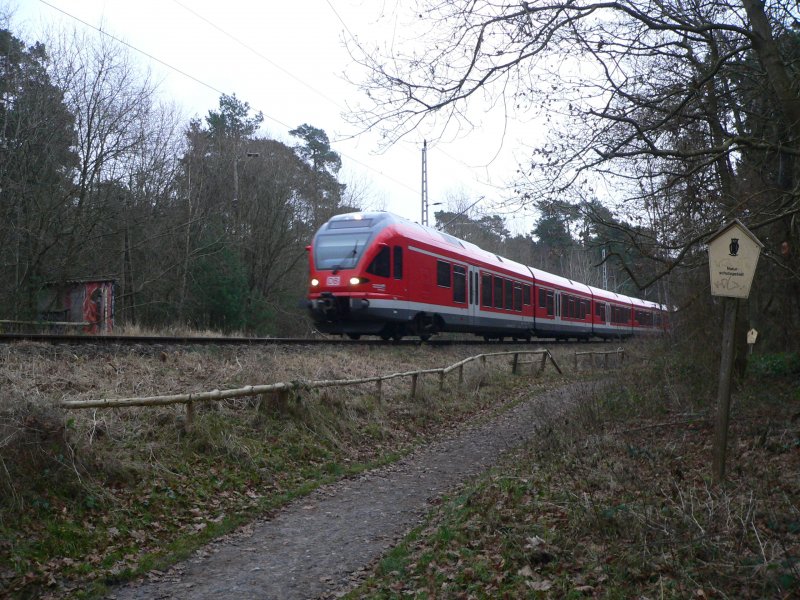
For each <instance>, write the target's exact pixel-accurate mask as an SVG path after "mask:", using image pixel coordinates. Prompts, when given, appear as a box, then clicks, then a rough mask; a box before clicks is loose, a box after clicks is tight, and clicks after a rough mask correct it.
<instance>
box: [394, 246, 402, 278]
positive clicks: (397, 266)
mask: <svg viewBox="0 0 800 600" xmlns="http://www.w3.org/2000/svg"><path fill="white" fill-rule="evenodd" d="M393 258H394V278H395V279H402V278H403V248H402V246H395V247H394V257H393Z"/></svg>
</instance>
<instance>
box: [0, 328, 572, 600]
mask: <svg viewBox="0 0 800 600" xmlns="http://www.w3.org/2000/svg"><path fill="white" fill-rule="evenodd" d="M493 350H496V348H494V349H493ZM479 352H481V348H460V349H459V348H443V349H442V348H431V347H428V346H420V347H396V348H363V347H359V348H356V349H347V348H340V349H336V350H331V349H323V348H320V347H318V346H309V347H292V348H289V349H286V348H276V347H272V346H264V347H258V346H253V347H246V348H245V347H227V346H226V347H203V348H200V349H198V350H188V349H166V348H165V349H159V348H151V347H148V348H143V349H139V351H130V350H129V349H127V348H123V349H120V348H117V349H101V350H99V351H98V350H97V349H95V350H89V349H86V348H84V347H81V346H75V347H72V346H55V347H51V346H45V345H39V344H34V343H27V342H26V343H19V344H14V345H7V346H3V347H2V348H0V381H2V382H3V383H4V387H3V390H4V391H3V395H2V396H0V593H2V592H3V591H5V592H6V593H9V594H11V595H12V596H19V597H30V596H41V597H47V596H49V597H68V596H84V595H87V594H88V595H92V594H95V593H102V592H103V590H104V589H105V586H106V585H108V584H109V583H113V582H116V581H121V580H125V579H127V578H130V577H132V576H135V575H136V573H138V572H142V571H144V570H147V569H150V568H154V567H157V566H163V565H164V564H168V563H169V562H170V561H172V560H175V559H176V558H179V557H181V556H185V555H186V554H187V553H188V552H189V551H190V550H191V549H192V548H194V547H196V546H198V545H200V544H202V543H203V542H204V541H206V540H208V539H210V538H212V537H214V536H216V535H220V534H222V533H224V532H226V531H229V530H230V529H232V528H233V527H235V526H237V525H238V524H240V523H242V522H245V521H247V520H248V519H250V518H252V517H253V516H255V515H257V514H263V512H265V511H268V510H270V509H272V508H274V507H275V506H277V505H279V504H281V503H283V502H286V501H288V500H289V499H291V498H293V497H295V496H296V495H298V494H304V493H307V492H308V491H309V490H311V489H313V488H314V487H315V486H317V485H319V484H320V483H322V482H325V481H330V480H331V479H334V478H337V477H341V476H346V475H347V474H350V473H356V472H358V471H359V470H362V469H364V468H366V467H367V466H369V465H374V464H378V463H380V462H384V461H388V460H392V459H393V458H394V457H397V456H398V455H399V454H402V453H404V452H406V451H408V450H409V449H411V448H412V447H414V445H416V444H419V443H421V442H422V441H424V440H425V439H427V438H429V437H430V436H433V435H438V434H440V433H441V432H442V431H444V430H446V429H447V428H449V427H453V426H455V425H457V424H458V423H459V422H461V421H464V420H466V419H471V418H475V417H476V416H477V415H479V414H481V413H487V414H488V413H491V412H493V411H496V410H498V409H500V408H502V406H503V405H504V404H505V403H508V402H509V398H511V397H512V396H513V394H510V393H509V389H510V387H513V386H514V385H521V384H523V383H525V382H526V381H529V380H528V379H527V378H519V379H517V380H512V378H509V377H508V375H507V374H508V371H509V367H508V363H509V359H508V358H498V359H490V369H488V370H487V372H483V371H482V370H481V368H480V366H479V365H478V364H472V365H470V366H468V368H467V369H466V382H465V385H464V386H462V387H459V386H457V385H456V384H455V381H457V374H456V373H453V374H451V376H450V380H449V384H448V386H447V389H446V390H445V392H444V393H442V392H440V391H439V386H438V377H430V378H422V379H421V384H420V387H419V389H418V398H416V399H414V400H412V399H410V398H409V380H408V379H405V380H396V381H394V382H384V384H383V401H382V402H381V403H379V402H378V401H377V399H376V397H375V394H374V392H375V386H374V384H373V385H366V386H357V387H349V388H337V389H325V390H321V391H307V392H304V393H303V394H302V395H301V396H300V397H297V398H294V399H292V400H291V401H290V402H289V403H288V405H287V406H285V407H283V409H282V410H281V411H277V412H266V413H264V412H259V411H258V410H257V407H256V404H257V402H256V401H255V399H243V400H229V401H226V402H210V403H207V404H205V405H204V406H202V407H200V408H198V410H197V414H196V415H195V422H194V427H193V429H192V431H191V432H190V433H186V432H185V431H184V419H185V410H184V408H183V407H182V406H167V407H160V408H128V409H105V410H93V409H89V410H81V411H77V410H74V411H64V410H60V409H57V408H54V406H55V405H56V404H57V403H58V402H59V401H62V400H81V399H95V398H106V397H109V398H120V397H131V396H148V395H163V394H172V393H186V392H200V391H209V390H213V389H216V388H219V389H226V388H236V387H241V386H244V385H255V384H265V383H275V382H278V381H292V380H298V379H306V380H315V379H342V378H356V377H368V376H374V375H380V374H388V373H395V372H402V371H408V370H413V369H419V368H431V367H442V366H447V365H449V364H452V363H454V362H457V361H458V360H460V359H462V358H464V357H466V356H469V355H473V354H477V353H479ZM567 352H568V349H567V347H566V346H564V347H563V349H561V350H560V356H559V353H557V354H556V356H557V359H559V360H560V362H561V363H562V364H563V363H566V362H567V361H568V358H567V355H566V353H567ZM494 373H500V374H494ZM554 373H555V371H554V370H553V369H552V368H551V367H549V366H548V367H547V369H546V370H545V375H544V377H543V381H545V382H547V381H553V380H554ZM197 507H202V508H201V512H199V513H198V512H197Z"/></svg>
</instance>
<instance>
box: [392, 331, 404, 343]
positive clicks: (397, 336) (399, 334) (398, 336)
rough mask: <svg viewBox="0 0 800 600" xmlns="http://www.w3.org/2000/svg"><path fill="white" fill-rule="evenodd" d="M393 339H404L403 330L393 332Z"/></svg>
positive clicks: (396, 340) (397, 340)
mask: <svg viewBox="0 0 800 600" xmlns="http://www.w3.org/2000/svg"><path fill="white" fill-rule="evenodd" d="M392 339H393V340H394V341H395V342H399V341H400V340H402V339H403V334H402V333H401V332H399V331H395V332H394V333H393V334H392Z"/></svg>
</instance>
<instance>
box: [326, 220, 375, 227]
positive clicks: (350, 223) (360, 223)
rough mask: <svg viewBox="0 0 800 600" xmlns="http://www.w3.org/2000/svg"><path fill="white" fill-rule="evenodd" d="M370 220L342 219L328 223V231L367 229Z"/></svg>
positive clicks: (370, 222)
mask: <svg viewBox="0 0 800 600" xmlns="http://www.w3.org/2000/svg"><path fill="white" fill-rule="evenodd" d="M370 225H372V219H343V220H341V221H330V222H329V223H328V229H355V228H356V227H359V228H361V227H369V226H370Z"/></svg>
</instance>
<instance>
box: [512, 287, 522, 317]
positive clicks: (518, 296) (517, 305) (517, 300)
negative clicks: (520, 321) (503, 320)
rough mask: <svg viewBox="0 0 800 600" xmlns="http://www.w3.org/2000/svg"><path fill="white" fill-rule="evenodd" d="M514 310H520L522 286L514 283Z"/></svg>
mask: <svg viewBox="0 0 800 600" xmlns="http://www.w3.org/2000/svg"><path fill="white" fill-rule="evenodd" d="M514 310H519V311H521V310H522V286H521V285H520V284H518V283H515V284H514Z"/></svg>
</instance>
